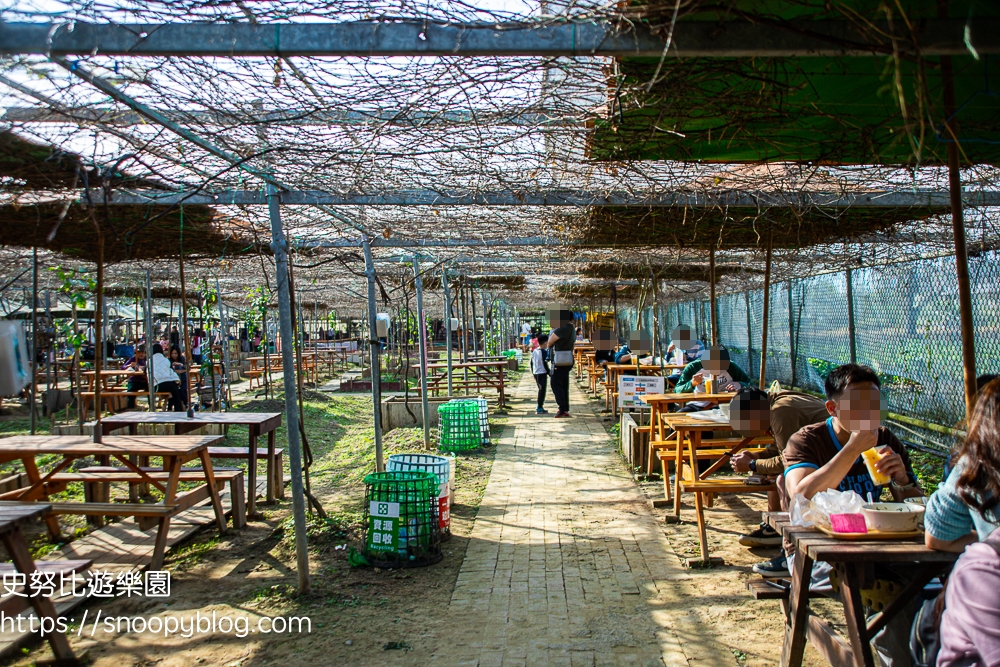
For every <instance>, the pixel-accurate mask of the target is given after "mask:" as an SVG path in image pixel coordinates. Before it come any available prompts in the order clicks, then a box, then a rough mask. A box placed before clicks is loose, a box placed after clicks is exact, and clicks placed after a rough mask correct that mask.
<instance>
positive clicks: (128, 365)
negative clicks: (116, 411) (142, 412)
mask: <svg viewBox="0 0 1000 667" xmlns="http://www.w3.org/2000/svg"><path fill="white" fill-rule="evenodd" d="M122 370H123V371H145V370H146V346H145V345H139V346H138V347H137V348H136V350H135V355H134V356H132V357H129V359H128V360H127V361H126V362H125V363H124V364H122ZM126 391H128V392H129V393H132V392H136V391H149V381H148V380H147V379H146V376H145V375H133V376H131V377H130V378H129V379H128V384H127V385H126ZM126 407H127V408H128V409H132V408H135V396H129V397H128V398H127V399H126Z"/></svg>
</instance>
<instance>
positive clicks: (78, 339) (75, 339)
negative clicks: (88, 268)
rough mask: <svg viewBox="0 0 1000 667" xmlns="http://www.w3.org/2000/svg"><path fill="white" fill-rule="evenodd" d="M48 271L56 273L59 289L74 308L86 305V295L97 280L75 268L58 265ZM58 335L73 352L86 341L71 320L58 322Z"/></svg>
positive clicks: (90, 292)
mask: <svg viewBox="0 0 1000 667" xmlns="http://www.w3.org/2000/svg"><path fill="white" fill-rule="evenodd" d="M49 271H52V272H53V273H55V274H56V278H58V279H59V281H60V283H61V284H60V285H59V291H60V292H62V293H63V294H65V295H66V296H68V297H69V299H70V302H71V303H72V305H73V306H75V307H76V308H86V307H87V295H88V294H92V293H93V292H95V291H96V290H97V281H96V280H94V279H93V278H91V277H90V275H89V274H87V273H86V272H83V271H78V270H77V269H75V268H71V269H66V268H63V267H62V266H61V265H60V266H52V267H49ZM57 327H58V329H59V335H60V337H62V338H64V339H65V340H66V342H67V344H68V345H69V346H70V347H72V348H73V350H74V352H75V351H77V350H79V349H80V348H81V347H83V344H84V342H86V335H85V334H83V333H80V332H78V331H76V330H75V329H74V328H73V323H72V322H59V323H58V324H57Z"/></svg>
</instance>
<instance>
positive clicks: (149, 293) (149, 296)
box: [146, 271, 170, 412]
mask: <svg viewBox="0 0 1000 667" xmlns="http://www.w3.org/2000/svg"><path fill="white" fill-rule="evenodd" d="M169 323H170V319H169V318H167V325H168V326H169ZM168 335H169V330H168ZM146 386H147V387H148V388H149V411H150V412H155V411H156V387H154V386H153V287H152V281H151V279H150V277H149V271H146Z"/></svg>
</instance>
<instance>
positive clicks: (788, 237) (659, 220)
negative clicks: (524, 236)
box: [581, 206, 944, 250]
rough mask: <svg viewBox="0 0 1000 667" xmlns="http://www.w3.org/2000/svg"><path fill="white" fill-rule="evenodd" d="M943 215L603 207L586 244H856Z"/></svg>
mask: <svg viewBox="0 0 1000 667" xmlns="http://www.w3.org/2000/svg"><path fill="white" fill-rule="evenodd" d="M942 212H944V209H934V208H926V207H921V208H877V207H864V206H852V207H850V208H841V209H821V208H811V209H805V210H798V209H794V208H787V207H783V208H771V209H764V210H758V209H756V208H749V207H739V208H737V207H728V208H719V209H715V208H703V209H694V208H690V209H685V208H674V207H644V206H599V207H594V208H593V209H591V212H590V216H589V218H587V219H586V221H585V222H584V223H583V229H582V239H581V241H582V243H583V244H584V245H588V246H594V247H625V246H639V247H649V246H669V247H675V248H692V249H705V250H707V249H709V248H713V247H714V248H716V249H726V248H755V247H763V246H764V245H765V244H766V242H767V235H768V233H769V232H771V233H773V239H774V247H775V248H789V249H792V248H803V247H807V246H812V245H819V244H823V243H836V242H843V241H852V240H857V239H858V238H860V237H862V236H865V235H867V234H872V233H876V232H884V231H887V230H891V229H892V228H894V227H897V226H899V225H901V224H904V223H912V222H914V221H919V220H923V219H926V218H928V217H930V216H932V215H935V214H939V213H942Z"/></svg>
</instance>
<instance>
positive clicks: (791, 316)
mask: <svg viewBox="0 0 1000 667" xmlns="http://www.w3.org/2000/svg"><path fill="white" fill-rule="evenodd" d="M795 354H796V353H795V310H794V309H793V308H792V279H791V278H789V279H788V358H789V363H790V364H791V366H792V386H793V387H794V386H795V366H796V363H795Z"/></svg>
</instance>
